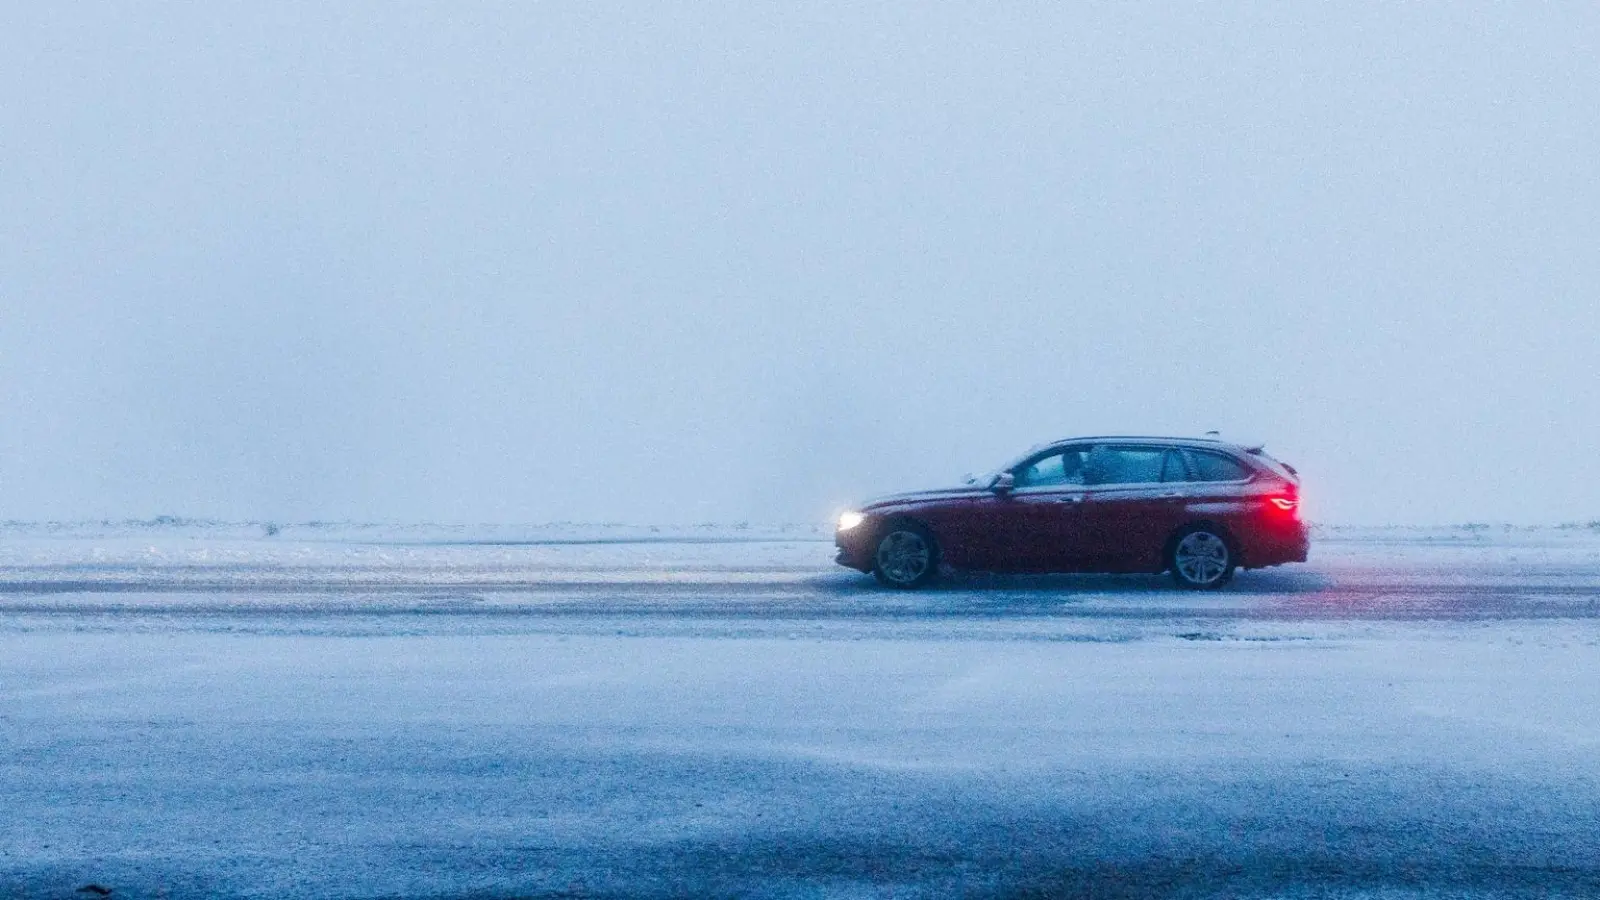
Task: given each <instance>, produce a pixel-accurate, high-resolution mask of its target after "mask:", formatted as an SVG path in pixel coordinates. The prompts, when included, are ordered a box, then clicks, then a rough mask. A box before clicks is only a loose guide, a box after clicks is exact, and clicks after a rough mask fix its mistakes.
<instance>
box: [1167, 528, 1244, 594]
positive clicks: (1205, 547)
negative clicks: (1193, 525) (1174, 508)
mask: <svg viewBox="0 0 1600 900" xmlns="http://www.w3.org/2000/svg"><path fill="white" fill-rule="evenodd" d="M1229 557H1230V554H1229V553H1228V545H1227V542H1225V541H1223V540H1222V538H1220V537H1217V536H1216V535H1214V534H1212V533H1211V532H1209V531H1196V532H1192V533H1190V534H1186V535H1184V536H1183V539H1182V540H1180V541H1178V546H1177V548H1176V549H1174V550H1173V553H1172V564H1173V566H1174V567H1175V568H1176V569H1177V570H1178V574H1179V575H1180V576H1182V578H1183V580H1184V581H1187V582H1188V583H1190V584H1192V585H1195V586H1197V587H1204V586H1206V585H1210V584H1214V583H1216V582H1217V581H1218V580H1220V579H1221V578H1222V577H1223V576H1224V575H1226V574H1227V573H1228V569H1229V568H1230V565H1231V563H1232V560H1231V559H1230V558H1229Z"/></svg>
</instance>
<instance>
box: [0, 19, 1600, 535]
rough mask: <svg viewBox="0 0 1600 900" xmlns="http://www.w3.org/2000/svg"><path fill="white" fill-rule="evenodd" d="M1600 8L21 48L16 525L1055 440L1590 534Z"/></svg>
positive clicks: (728, 470) (478, 490) (755, 477)
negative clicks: (1160, 446) (1281, 468)
mask: <svg viewBox="0 0 1600 900" xmlns="http://www.w3.org/2000/svg"><path fill="white" fill-rule="evenodd" d="M1597 26H1600V13H1597V12H1596V8H1595V7H1593V6H1591V5H1588V4H1572V5H1567V6H1556V5H1538V6H1533V5H1525V4H1466V3H1453V4H1433V5H1421V4H1417V5H1405V6H1401V7H1391V6H1379V5H1371V4H1359V5H1342V4H1333V5H1324V4H1315V5H1313V4H1259V5H1258V4H1209V5H1204V6H1202V5H1191V4H1175V5H1170V6H1168V5H1150V4H1106V5H1103V6H1094V7H1087V6H1078V5H1066V6H1063V5H1059V4H1054V3H1049V4H1045V3H1040V4H1022V3H1018V4H1004V5H999V4H995V5H983V4H979V5H972V4H930V3H912V4H898V3H892V4H855V3H838V4H821V3H808V4H762V3H752V2H741V3H729V4H654V3H635V4H624V5H603V4H591V3H572V4H534V3H524V4H505V5H485V4H468V3H459V2H453V3H441V4H437V5H423V4H410V3H408V4H397V3H376V2H360V3H356V2H351V3H342V4H322V3H305V4H292V3H271V4H265V3H207V4H154V3H106V4H44V3H10V4H5V6H4V8H3V11H0V97H3V98H4V99H3V100H0V518H16V519H44V518H81V517H102V516H109V517H124V516H138V517H143V516H149V515H154V514H158V513H172V514H181V515H194V516H214V517H221V518H230V519H263V518H275V519H297V520H298V519H312V518H324V519H385V520H432V521H465V522H477V521H503V522H522V521H549V520H569V519H570V520H583V521H598V520H623V521H635V522H640V521H643V522H649V521H661V522H677V521H700V520H720V521H728V520H737V519H751V520H763V521H770V520H792V519H804V518H807V517H813V516H824V515H826V514H827V513H829V512H830V511H831V510H832V509H833V508H835V507H836V506H838V505H841V504H843V503H846V502H848V501H850V500H851V499H854V498H857V497H859V496H861V495H862V494H864V493H867V494H870V493H875V492H879V491H882V490H888V489H892V488H897V487H904V486H916V485H919V484H923V483H929V482H932V483H938V482H944V481H948V480H950V479H951V478H952V477H953V476H955V475H958V474H959V473H961V472H962V471H966V470H972V469H977V468H982V467H984V466H986V465H992V464H996V463H998V462H1000V461H1002V460H1004V459H1005V458H1006V457H1009V456H1010V455H1012V454H1013V453H1015V452H1017V451H1019V450H1020V449H1022V448H1024V447H1026V446H1027V445H1029V444H1032V443H1035V442H1037V441H1041V440H1045V439H1048V438H1053V437H1059V436H1064V435H1068V434H1075V433H1095V432H1103V431H1119V432H1120V431H1136V432H1143V431H1155V432H1183V433H1195V432H1199V431H1203V430H1205V429H1208V428H1221V429H1223V430H1224V431H1228V432H1233V433H1239V434H1246V435H1250V436H1259V437H1261V438H1264V439H1265V440H1267V442H1268V444H1269V447H1270V448H1271V449H1273V450H1275V451H1277V452H1278V453H1279V454H1280V455H1281V456H1283V457H1284V458H1286V459H1288V460H1290V461H1291V462H1293V463H1295V464H1297V465H1298V466H1299V467H1300V468H1301V469H1302V471H1303V472H1305V474H1306V475H1307V476H1308V485H1309V490H1310V496H1309V500H1308V503H1309V505H1310V514H1311V515H1312V516H1313V517H1315V518H1321V519H1327V520H1336V521H1360V522H1384V521H1396V522H1436V521H1446V522H1448V521H1464V520H1496V521H1499V520H1511V521H1527V522H1535V521H1563V520H1571V519H1584V520H1587V519H1594V518H1600V479H1597V478H1595V477H1594V472H1595V471H1596V464H1595V460H1596V453H1597V450H1600V392H1597V391H1596V389H1595V383H1596V369H1597V364H1600V336H1597V332H1600V309H1597V298H1600V291H1597V285H1600V225H1597V210H1600V190H1597V176H1596V166H1595V161H1596V160H1597V159H1600V128H1597V125H1600V57H1597V55H1596V53H1595V48H1596V47H1597V46H1600V27H1597Z"/></svg>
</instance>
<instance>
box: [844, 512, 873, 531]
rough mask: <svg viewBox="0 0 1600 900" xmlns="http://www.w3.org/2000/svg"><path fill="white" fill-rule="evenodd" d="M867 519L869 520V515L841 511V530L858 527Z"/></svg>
mask: <svg viewBox="0 0 1600 900" xmlns="http://www.w3.org/2000/svg"><path fill="white" fill-rule="evenodd" d="M866 520H867V517H866V516H863V515H862V514H861V513H858V512H847V513H840V514H839V530H840V531H849V530H850V529H852V528H854V527H856V526H857V525H860V524H861V523H862V522H865V521H866Z"/></svg>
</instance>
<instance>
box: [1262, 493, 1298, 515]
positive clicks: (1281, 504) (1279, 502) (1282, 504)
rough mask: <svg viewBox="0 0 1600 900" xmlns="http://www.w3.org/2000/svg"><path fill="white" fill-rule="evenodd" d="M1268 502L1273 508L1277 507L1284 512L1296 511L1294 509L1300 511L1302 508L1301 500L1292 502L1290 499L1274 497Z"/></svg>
mask: <svg viewBox="0 0 1600 900" xmlns="http://www.w3.org/2000/svg"><path fill="white" fill-rule="evenodd" d="M1268 502H1269V503H1271V504H1272V505H1273V506H1276V507H1277V508H1279V509H1281V510H1283V511H1284V512H1289V511H1290V510H1294V509H1299V508H1300V501H1299V500H1291V499H1290V498H1288V497H1273V498H1272V499H1271V500H1270V501H1268Z"/></svg>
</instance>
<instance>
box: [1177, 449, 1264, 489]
mask: <svg viewBox="0 0 1600 900" xmlns="http://www.w3.org/2000/svg"><path fill="white" fill-rule="evenodd" d="M1189 460H1190V462H1192V463H1193V464H1194V480H1195V481H1243V480H1245V479H1246V478H1249V477H1250V470H1249V469H1247V468H1245V467H1244V465H1243V464H1242V463H1240V462H1239V461H1238V460H1235V459H1233V458H1231V457H1227V456H1223V455H1222V454H1221V453H1211V452H1209V451H1206V450H1190V451H1189Z"/></svg>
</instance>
